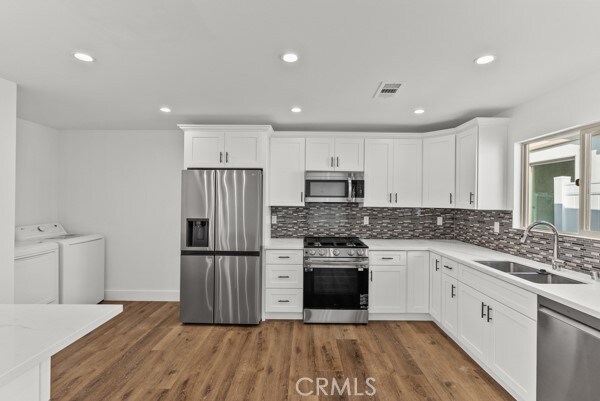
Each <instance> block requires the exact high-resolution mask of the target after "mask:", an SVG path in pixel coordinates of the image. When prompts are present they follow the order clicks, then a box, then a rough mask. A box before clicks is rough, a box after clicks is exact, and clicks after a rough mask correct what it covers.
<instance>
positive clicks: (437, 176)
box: [423, 134, 455, 208]
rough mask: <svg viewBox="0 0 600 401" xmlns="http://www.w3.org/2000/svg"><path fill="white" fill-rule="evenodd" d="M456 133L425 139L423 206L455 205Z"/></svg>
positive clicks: (446, 206) (448, 206)
mask: <svg viewBox="0 0 600 401" xmlns="http://www.w3.org/2000/svg"><path fill="white" fill-rule="evenodd" d="M454 160H455V135H454V134H452V135H443V136H438V137H433V138H426V139H424V140H423V206H424V207H437V208H452V207H454V168H455V167H454Z"/></svg>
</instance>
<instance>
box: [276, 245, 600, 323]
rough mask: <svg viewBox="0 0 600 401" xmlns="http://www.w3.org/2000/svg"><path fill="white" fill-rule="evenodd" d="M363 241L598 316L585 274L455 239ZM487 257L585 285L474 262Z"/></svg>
mask: <svg viewBox="0 0 600 401" xmlns="http://www.w3.org/2000/svg"><path fill="white" fill-rule="evenodd" d="M363 241H364V242H365V244H367V245H368V246H369V251H431V252H435V253H437V254H439V255H440V256H445V257H448V258H450V259H453V260H455V261H457V262H459V263H461V264H463V265H465V266H469V267H472V268H474V269H476V270H479V271H481V272H484V273H486V274H489V275H491V276H494V277H497V278H499V279H500V280H504V281H506V282H508V283H511V284H513V285H516V286H518V287H521V288H523V289H526V290H528V291H531V292H533V293H536V294H538V295H541V296H543V297H546V298H549V299H552V300H554V301H557V302H560V303H562V304H564V305H567V306H570V307H572V308H574V309H577V310H579V311H581V312H584V313H587V314H589V315H591V316H594V317H596V318H599V319H600V282H599V281H593V280H592V279H591V278H590V277H589V276H588V275H587V274H583V273H579V272H574V271H571V270H566V269H563V270H560V271H556V270H552V267H551V266H550V265H546V264H543V263H539V262H535V261H533V260H529V259H525V258H521V257H518V256H513V255H510V254H507V253H503V252H498V251H493V250H491V249H487V248H483V247H480V246H475V245H471V244H466V243H464V242H460V241H454V240H385V239H383V240H382V239H363ZM302 247H303V243H302V239H301V238H300V239H287V238H281V239H279V238H277V239H271V240H270V241H269V242H268V243H267V245H266V248H267V249H302ZM486 260H507V261H513V262H518V263H521V264H523V265H527V266H531V267H534V268H537V269H546V270H547V271H549V272H552V273H554V274H558V275H561V276H565V277H568V278H571V279H574V280H578V281H583V282H584V283H585V284H536V283H532V282H530V281H526V280H523V279H520V278H518V277H515V276H511V275H510V274H508V273H504V272H501V271H498V270H495V269H492V268H491V267H487V266H484V265H482V264H480V263H477V261H486Z"/></svg>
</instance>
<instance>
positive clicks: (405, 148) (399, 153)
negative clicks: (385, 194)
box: [393, 139, 423, 207]
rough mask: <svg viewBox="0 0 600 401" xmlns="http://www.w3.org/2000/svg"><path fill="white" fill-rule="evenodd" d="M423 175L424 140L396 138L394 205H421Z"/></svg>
mask: <svg viewBox="0 0 600 401" xmlns="http://www.w3.org/2000/svg"><path fill="white" fill-rule="evenodd" d="M422 177H423V141H422V140H420V139H396V140H394V186H393V193H394V198H393V202H394V203H393V205H394V206H398V207H420V206H421V203H422V202H421V196H422V188H423V187H422Z"/></svg>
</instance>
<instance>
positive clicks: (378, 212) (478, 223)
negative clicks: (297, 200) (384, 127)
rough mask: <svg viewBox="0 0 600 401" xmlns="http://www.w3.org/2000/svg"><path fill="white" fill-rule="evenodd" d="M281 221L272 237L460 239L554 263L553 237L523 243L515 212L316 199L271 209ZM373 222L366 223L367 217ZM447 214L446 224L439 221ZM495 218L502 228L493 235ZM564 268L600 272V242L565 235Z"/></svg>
mask: <svg viewBox="0 0 600 401" xmlns="http://www.w3.org/2000/svg"><path fill="white" fill-rule="evenodd" d="M271 214H272V215H276V216H277V224H271V236H272V237H273V238H301V237H305V236H313V235H314V236H350V235H353V236H357V237H361V238H377V239H456V240H459V241H462V242H466V243H470V244H473V245H479V246H482V247H485V248H489V249H493V250H497V251H500V252H505V253H509V254H511V255H516V256H521V257H524V258H527V259H531V260H535V261H538V262H542V263H548V264H549V263H550V262H551V260H550V257H551V255H552V236H551V235H550V234H546V233H541V232H537V231H536V232H533V233H532V235H531V236H529V238H528V240H527V242H526V243H525V244H521V243H520V241H519V240H520V238H521V236H522V235H523V230H520V229H514V228H512V212H511V211H479V210H457V209H425V208H369V207H358V206H357V205H353V204H330V203H314V204H309V205H307V206H306V207H272V208H271ZM365 216H368V217H369V224H368V225H364V224H363V220H364V217H365ZM438 217H442V220H443V224H442V225H441V226H438V225H437V218H438ZM494 222H498V223H500V232H499V233H497V234H496V233H494V230H493V227H494ZM559 246H560V258H561V259H562V260H564V261H565V263H564V265H563V267H564V268H568V269H573V270H583V271H589V270H592V269H594V270H598V271H600V240H593V239H589V238H579V237H571V236H567V235H562V236H560V242H559Z"/></svg>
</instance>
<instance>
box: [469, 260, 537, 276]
mask: <svg viewBox="0 0 600 401" xmlns="http://www.w3.org/2000/svg"><path fill="white" fill-rule="evenodd" d="M475 262H477V263H481V264H482V265H486V266H487V267H491V268H492V269H496V270H500V271H501V272H504V273H510V274H513V273H537V272H538V269H534V268H533V267H529V266H525V265H522V264H520V263H515V262H508V261H506V260H489V261H486V260H476V261H475Z"/></svg>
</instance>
